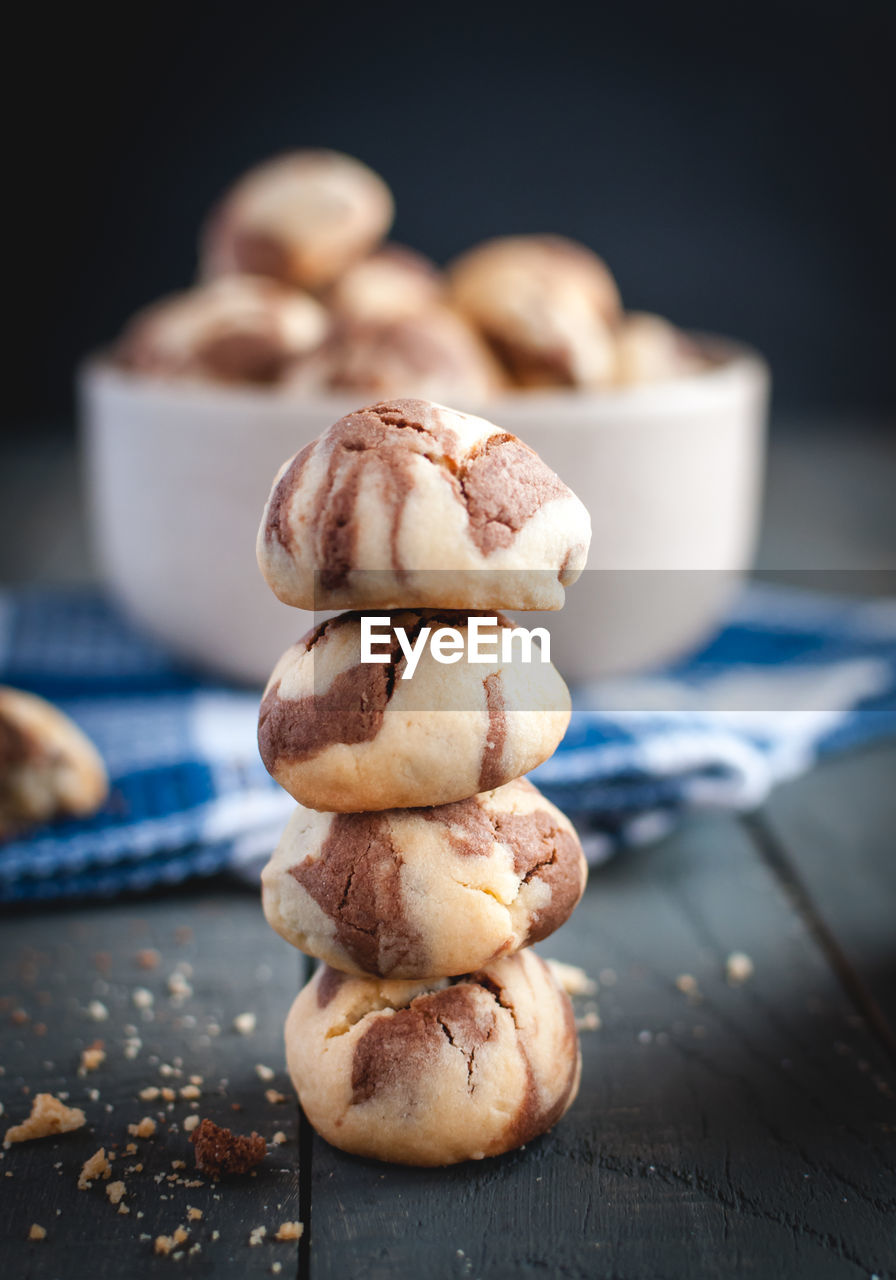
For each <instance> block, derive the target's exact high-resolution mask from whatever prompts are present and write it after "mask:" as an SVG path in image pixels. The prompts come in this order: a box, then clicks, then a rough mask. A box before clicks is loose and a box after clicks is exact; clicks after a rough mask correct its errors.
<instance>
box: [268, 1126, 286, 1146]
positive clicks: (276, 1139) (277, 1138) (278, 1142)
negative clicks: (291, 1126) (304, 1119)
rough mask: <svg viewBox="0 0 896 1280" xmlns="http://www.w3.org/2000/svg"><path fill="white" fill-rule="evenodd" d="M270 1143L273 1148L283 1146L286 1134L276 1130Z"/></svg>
mask: <svg viewBox="0 0 896 1280" xmlns="http://www.w3.org/2000/svg"><path fill="white" fill-rule="evenodd" d="M271 1142H272V1143H273V1144H274V1146H275V1147H282V1146H283V1144H284V1142H286V1134H285V1133H284V1132H283V1130H282V1129H278V1130H277V1132H276V1133H275V1134H274V1136H273V1138H271Z"/></svg>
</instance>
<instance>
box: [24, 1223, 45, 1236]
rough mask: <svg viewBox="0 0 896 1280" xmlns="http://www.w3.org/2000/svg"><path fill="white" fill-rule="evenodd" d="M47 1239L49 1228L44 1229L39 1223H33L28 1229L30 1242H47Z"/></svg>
mask: <svg viewBox="0 0 896 1280" xmlns="http://www.w3.org/2000/svg"><path fill="white" fill-rule="evenodd" d="M46 1238H47V1228H46V1227H42V1226H41V1225H40V1223H39V1222H32V1224H31V1226H30V1227H29V1228H28V1239H29V1240H46Z"/></svg>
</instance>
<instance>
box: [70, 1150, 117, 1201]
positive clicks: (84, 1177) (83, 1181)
mask: <svg viewBox="0 0 896 1280" xmlns="http://www.w3.org/2000/svg"><path fill="white" fill-rule="evenodd" d="M111 1177H112V1166H111V1165H110V1163H109V1161H108V1159H107V1157H106V1148H105V1147H100V1149H99V1151H94V1153H93V1155H92V1156H90V1157H88V1159H87V1160H85V1161H84V1163H83V1164H82V1165H81V1172H80V1174H79V1176H78V1190H79V1191H86V1190H87V1188H88V1187H89V1186H90V1185H91V1183H92V1182H93V1181H94V1179H96V1178H111Z"/></svg>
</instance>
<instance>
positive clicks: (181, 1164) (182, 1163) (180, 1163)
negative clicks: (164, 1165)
mask: <svg viewBox="0 0 896 1280" xmlns="http://www.w3.org/2000/svg"><path fill="white" fill-rule="evenodd" d="M186 1167H187V1162H186V1160H172V1161H171V1168H172V1169H186Z"/></svg>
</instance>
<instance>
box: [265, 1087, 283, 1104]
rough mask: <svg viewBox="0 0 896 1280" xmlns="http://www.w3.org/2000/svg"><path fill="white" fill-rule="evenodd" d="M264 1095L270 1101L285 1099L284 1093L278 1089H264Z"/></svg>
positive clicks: (275, 1101) (276, 1101)
mask: <svg viewBox="0 0 896 1280" xmlns="http://www.w3.org/2000/svg"><path fill="white" fill-rule="evenodd" d="M264 1096H265V1097H266V1098H267V1100H268V1102H270V1103H274V1104H276V1103H278V1102H285V1101H286V1094H285V1093H281V1092H280V1090H279V1089H265V1091H264Z"/></svg>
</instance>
